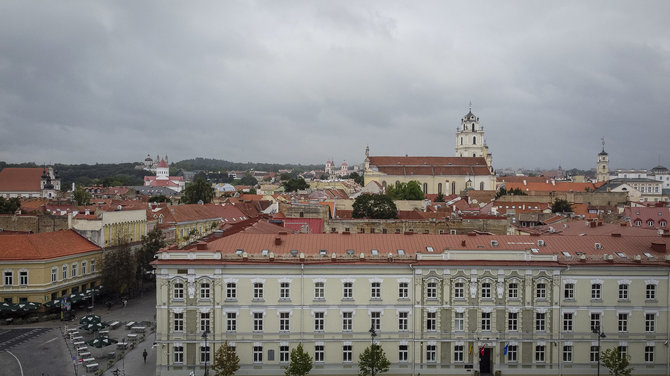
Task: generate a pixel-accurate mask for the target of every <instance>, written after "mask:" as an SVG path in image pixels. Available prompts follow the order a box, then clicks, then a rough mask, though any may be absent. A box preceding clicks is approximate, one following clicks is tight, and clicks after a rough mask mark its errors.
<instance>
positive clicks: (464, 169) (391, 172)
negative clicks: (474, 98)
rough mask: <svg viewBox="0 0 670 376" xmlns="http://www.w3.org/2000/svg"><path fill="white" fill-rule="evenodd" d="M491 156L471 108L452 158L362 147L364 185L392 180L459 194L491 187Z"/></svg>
mask: <svg viewBox="0 0 670 376" xmlns="http://www.w3.org/2000/svg"><path fill="white" fill-rule="evenodd" d="M492 161H493V157H492V154H491V153H489V149H488V146H487V145H486V143H485V141H484V127H483V126H481V125H480V124H479V118H478V117H477V116H475V115H474V114H473V113H472V109H470V111H468V113H467V114H466V115H465V116H464V117H463V118H462V119H461V126H460V127H459V128H458V129H457V132H456V157H414V156H404V157H403V156H371V155H370V149H369V148H366V150H365V172H364V177H365V184H364V185H367V184H368V183H370V182H372V181H375V182H377V183H379V184H380V185H381V186H382V187H383V188H384V189H386V187H387V186H389V185H394V184H395V183H397V182H399V183H407V182H409V181H412V180H414V181H417V182H419V185H420V186H421V188H422V190H423V193H424V194H440V193H441V194H443V195H450V194H460V192H462V191H464V190H469V189H476V190H495V189H496V178H495V174H494V172H493V167H492Z"/></svg>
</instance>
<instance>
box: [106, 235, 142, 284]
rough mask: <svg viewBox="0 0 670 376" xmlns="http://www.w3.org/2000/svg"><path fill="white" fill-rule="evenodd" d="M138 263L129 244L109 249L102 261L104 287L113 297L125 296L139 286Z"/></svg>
mask: <svg viewBox="0 0 670 376" xmlns="http://www.w3.org/2000/svg"><path fill="white" fill-rule="evenodd" d="M136 270H137V262H136V260H135V255H134V254H133V253H132V251H131V250H130V246H128V245H127V244H124V245H121V246H119V247H117V248H107V249H106V250H105V255H104V257H103V260H102V285H103V286H105V292H106V293H108V294H110V295H112V296H119V295H125V294H127V293H128V291H129V290H131V289H133V288H135V286H136V285H137V274H136Z"/></svg>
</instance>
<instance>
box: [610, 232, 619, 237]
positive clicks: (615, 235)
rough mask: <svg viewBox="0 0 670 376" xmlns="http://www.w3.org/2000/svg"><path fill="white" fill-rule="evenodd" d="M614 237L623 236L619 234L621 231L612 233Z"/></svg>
mask: <svg viewBox="0 0 670 376" xmlns="http://www.w3.org/2000/svg"><path fill="white" fill-rule="evenodd" d="M612 237H613V238H620V237H621V234H619V233H617V232H613V233H612Z"/></svg>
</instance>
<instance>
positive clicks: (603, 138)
mask: <svg viewBox="0 0 670 376" xmlns="http://www.w3.org/2000/svg"><path fill="white" fill-rule="evenodd" d="M600 140H601V141H602V143H603V152H604V151H605V137H602V138H601V139H600Z"/></svg>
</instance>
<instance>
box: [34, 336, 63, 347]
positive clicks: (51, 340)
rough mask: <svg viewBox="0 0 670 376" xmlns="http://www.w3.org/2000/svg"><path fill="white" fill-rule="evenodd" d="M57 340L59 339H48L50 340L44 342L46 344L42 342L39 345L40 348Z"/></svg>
mask: <svg viewBox="0 0 670 376" xmlns="http://www.w3.org/2000/svg"><path fill="white" fill-rule="evenodd" d="M58 338H59V337H56V338H52V339H50V340H48V341H46V342H42V343H40V344H39V345H40V346H42V345H46V344H47V343H49V342H53V341H55V340H57V339H58Z"/></svg>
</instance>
